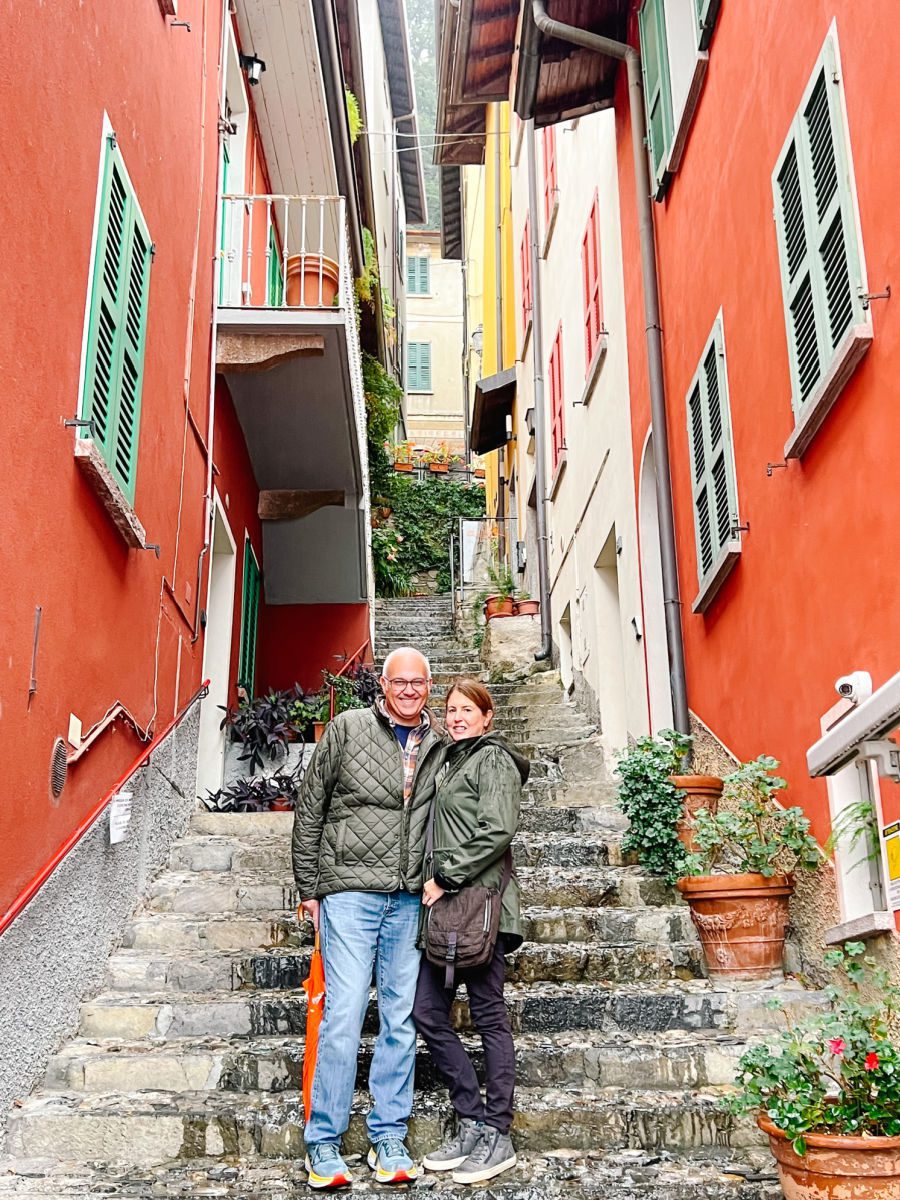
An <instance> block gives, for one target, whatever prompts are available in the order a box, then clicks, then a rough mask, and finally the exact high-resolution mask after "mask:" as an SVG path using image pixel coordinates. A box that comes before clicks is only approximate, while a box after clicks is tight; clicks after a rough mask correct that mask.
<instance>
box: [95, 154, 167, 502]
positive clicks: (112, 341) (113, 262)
mask: <svg viewBox="0 0 900 1200" xmlns="http://www.w3.org/2000/svg"><path fill="white" fill-rule="evenodd" d="M151 257H152V245H151V242H150V235H149V234H148V232H147V227H146V226H145V224H144V221H143V218H142V216H141V213H140V209H139V208H138V205H137V201H136V199H135V196H134V192H133V190H132V188H131V185H130V184H129V182H128V176H127V174H126V172H125V167H124V163H123V162H122V156H121V154H120V153H119V151H118V149H117V148H116V145H115V140H114V139H113V138H112V137H109V138H107V142H106V161H105V164H104V175H103V189H102V195H101V202H100V220H99V225H98V236H97V257H96V262H95V265H94V279H93V285H92V289H91V309H90V318H89V325H88V350H87V364H86V371H85V384H84V398H83V403H82V415H83V416H84V417H87V418H90V419H91V420H92V421H93V423H94V427H93V435H92V436H93V439H94V441H95V443H96V444H97V447H98V449H99V450H100V452H101V453H102V455H103V457H104V459H105V460H106V463H107V465H108V466H109V468H110V470H111V472H112V474H113V476H114V477H115V479H116V481H117V483H118V484H119V486H120V487H121V488H122V491H123V492H124V493H125V496H126V497H127V499H128V500H129V501H130V502H132V503H133V502H134V487H135V478H136V474H137V450H138V436H139V430H140V415H141V388H142V384H143V374H144V352H145V340H146V327H147V301H148V296H149V288H150V262H151Z"/></svg>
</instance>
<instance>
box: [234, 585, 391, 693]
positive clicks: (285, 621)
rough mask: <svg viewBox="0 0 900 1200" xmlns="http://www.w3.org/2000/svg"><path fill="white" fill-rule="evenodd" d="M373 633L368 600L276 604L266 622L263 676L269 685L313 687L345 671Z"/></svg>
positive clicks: (260, 672) (262, 642) (260, 665)
mask: <svg viewBox="0 0 900 1200" xmlns="http://www.w3.org/2000/svg"><path fill="white" fill-rule="evenodd" d="M368 636H369V606H368V605H367V604H271V605H269V606H268V608H267V609H266V617H265V622H264V623H262V624H261V625H260V644H259V661H258V667H257V676H258V678H259V680H261V681H262V682H263V683H264V684H265V686H266V687H274V688H289V687H291V686H293V684H294V683H299V684H301V686H302V687H303V688H305V689H306V690H307V691H316V690H318V689H319V688H320V687H321V686H322V670H323V668H324V669H327V670H329V671H335V672H336V671H339V670H340V669H341V667H342V666H343V665H344V662H345V661H346V660H347V659H348V658H349V657H350V655H351V654H355V653H356V651H357V650H358V649H359V648H360V646H361V645H362V644H363V642H365V641H366V639H367V638H368Z"/></svg>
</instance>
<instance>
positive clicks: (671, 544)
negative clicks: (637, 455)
mask: <svg viewBox="0 0 900 1200" xmlns="http://www.w3.org/2000/svg"><path fill="white" fill-rule="evenodd" d="M531 2H532V13H533V16H534V23H535V25H536V26H537V28H538V29H539V30H540V31H541V33H542V34H544V35H545V36H546V37H552V38H556V39H557V40H558V41H561V42H569V43H571V44H572V45H575V46H581V47H583V48H584V49H585V50H591V51H593V52H594V53H596V54H603V55H605V56H607V57H608V58H614V59H617V60H618V61H619V62H624V63H625V67H626V70H627V72H628V99H629V104H630V109H631V138H632V146H633V150H634V178H635V191H636V194H637V215H638V227H639V230H640V243H641V274H642V276H643V284H644V320H645V324H646V330H647V373H648V378H649V384H650V415H651V421H652V424H653V457H654V463H655V466H656V504H657V509H658V511H659V549H660V558H661V561H662V584H663V602H664V605H665V615H666V640H667V643H668V650H669V679H670V681H671V688H672V711H673V716H674V722H675V728H676V729H677V730H679V731H680V732H681V733H690V728H691V726H690V714H689V711H688V701H687V677H686V673H685V665H684V640H683V637H682V630H681V595H680V592H679V587H678V558H677V554H676V550H675V518H674V511H673V507H672V474H671V469H670V464H669V438H668V422H667V419H666V388H665V378H664V375H663V359H662V329H661V325H660V314H659V279H658V277H657V272H656V236H655V233H654V228H653V201H652V200H651V198H650V171H649V167H648V165H647V154H646V150H645V146H644V137H645V124H644V101H643V85H642V80H641V56H640V54H639V53H638V51H637V50H636V49H635V48H634V46H629V45H628V44H627V43H626V42H616V41H613V40H612V39H611V38H605V37H601V36H600V35H599V34H596V33H590V32H588V31H587V30H585V29H577V28H575V26H573V25H564V24H563V23H562V22H560V21H554V20H552V18H550V17H548V15H547V7H546V4H545V2H544V0H531ZM532 111H533V110H532ZM537 415H538V414H537V408H536V407H535V423H536V422H537ZM542 607H543V605H542Z"/></svg>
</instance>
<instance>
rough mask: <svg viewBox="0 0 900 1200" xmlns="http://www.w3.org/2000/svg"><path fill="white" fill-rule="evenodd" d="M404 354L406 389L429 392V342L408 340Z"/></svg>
mask: <svg viewBox="0 0 900 1200" xmlns="http://www.w3.org/2000/svg"><path fill="white" fill-rule="evenodd" d="M406 354H407V360H406V387H407V391H410V392H430V391H431V342H410V343H409V345H408V346H407V350H406Z"/></svg>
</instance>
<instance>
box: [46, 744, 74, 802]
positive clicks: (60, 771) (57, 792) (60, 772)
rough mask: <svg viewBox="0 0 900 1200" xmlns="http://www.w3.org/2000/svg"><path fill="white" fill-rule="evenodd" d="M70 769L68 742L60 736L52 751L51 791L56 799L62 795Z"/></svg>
mask: <svg viewBox="0 0 900 1200" xmlns="http://www.w3.org/2000/svg"><path fill="white" fill-rule="evenodd" d="M68 770H69V768H68V763H67V762H66V743H65V742H64V741H63V740H62V738H60V737H58V738H57V739H56V741H55V742H54V743H53V749H52V751H51V752H50V791H51V792H52V793H53V799H54V800H58V799H59V798H60V796H61V795H62V791H63V788H64V787H65V786H66V775H67V774H68Z"/></svg>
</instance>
